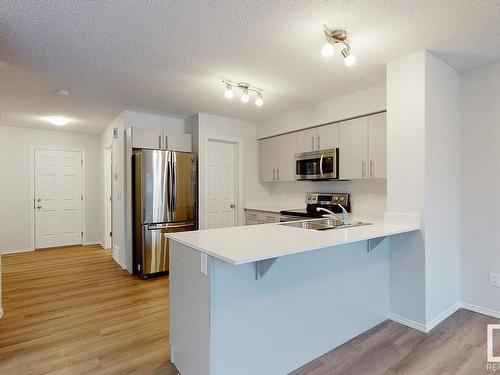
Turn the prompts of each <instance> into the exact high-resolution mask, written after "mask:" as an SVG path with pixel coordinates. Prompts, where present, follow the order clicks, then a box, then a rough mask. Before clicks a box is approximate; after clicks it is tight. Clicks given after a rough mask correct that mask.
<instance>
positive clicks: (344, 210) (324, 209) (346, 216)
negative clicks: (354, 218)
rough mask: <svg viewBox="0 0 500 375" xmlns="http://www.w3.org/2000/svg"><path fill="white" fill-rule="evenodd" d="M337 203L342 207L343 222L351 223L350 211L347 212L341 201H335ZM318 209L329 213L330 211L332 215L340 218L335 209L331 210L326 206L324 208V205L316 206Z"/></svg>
mask: <svg viewBox="0 0 500 375" xmlns="http://www.w3.org/2000/svg"><path fill="white" fill-rule="evenodd" d="M334 204H336V205H337V206H339V207H340V208H341V209H342V224H344V225H349V212H347V210H346V209H345V207H344V206H342V205H341V204H339V203H334ZM316 211H318V212H320V211H325V212H327V213H329V214H330V215H333V216H335V217H337V218H339V219H340V217H339V215H337V214H336V213H335V212H333V211H330V210H328V209H326V208H323V207H316Z"/></svg>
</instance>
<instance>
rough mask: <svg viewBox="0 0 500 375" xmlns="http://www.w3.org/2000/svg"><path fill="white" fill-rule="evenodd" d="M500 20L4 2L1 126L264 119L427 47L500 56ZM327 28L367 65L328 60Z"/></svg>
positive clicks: (353, 4) (365, 5)
mask: <svg viewBox="0 0 500 375" xmlns="http://www.w3.org/2000/svg"><path fill="white" fill-rule="evenodd" d="M499 19H500V2H499V1H496V0H495V1H493V0H492V1H488V0H475V1H464V0H439V1H438V0H434V1H414V0H411V1H406V0H398V1H389V0H385V1H384V0H369V1H345V0H343V1H342V0H338V1H321V2H320V1H318V2H305V1H266V2H261V1H237V0H226V1H217V2H215V1H214V2H210V1H182V0H178V1H156V2H142V1H141V2H139V1H137V2H134V1H110V2H83V1H64V2H62V1H51V2H45V1H40V2H38V1H2V2H1V3H0V90H1V91H0V106H1V107H0V115H1V117H0V124H1V125H9V126H32V127H44V126H45V127H47V125H43V123H42V122H40V120H39V116H45V115H54V114H56V115H57V114H60V115H66V116H68V117H71V118H73V119H75V120H76V121H75V123H74V124H73V125H70V126H67V127H66V128H65V129H67V130H70V131H71V130H74V131H81V132H89V133H98V132H100V131H101V130H102V129H103V128H104V127H105V126H107V125H108V124H109V123H110V122H111V121H112V120H113V118H114V117H115V116H116V115H117V114H118V113H119V112H121V111H122V110H123V109H129V110H136V111H145V112H151V113H170V114H171V115H174V116H177V117H181V118H184V117H187V116H189V115H190V114H192V113H195V112H206V113H211V114H217V115H222V116H230V117H236V118H240V119H245V120H252V121H260V120H263V119H266V118H269V117H272V116H275V115H278V114H281V113H283V112H285V111H288V110H293V109H297V108H300V107H305V106H309V105H312V104H314V103H317V102H319V101H321V100H323V99H325V98H331V97H335V96H339V95H343V94H346V93H349V92H352V91H355V90H358V89H361V88H365V87H368V86H372V85H373V84H376V83H379V82H381V81H383V80H384V78H385V64H386V63H387V62H389V61H391V60H393V59H396V58H398V57H401V56H404V55H406V54H409V53H411V52H414V51H417V50H419V49H422V48H427V49H429V50H431V51H433V52H434V53H435V54H436V55H438V56H440V57H441V58H442V59H444V60H445V61H446V62H448V63H449V64H450V65H452V66H454V67H455V68H456V69H457V70H460V71H463V70H467V69H470V68H473V67H476V66H480V65H485V64H488V63H492V62H496V61H499V60H500V48H499V46H500V22H499V21H498V20H499ZM322 24H327V25H328V26H329V27H330V28H344V29H346V30H348V31H349V33H350V35H351V41H352V48H353V53H354V54H355V55H356V56H357V58H358V63H357V64H356V65H355V66H354V67H350V68H347V67H345V66H344V65H343V62H342V59H341V58H340V57H337V56H334V58H332V59H324V58H322V56H321V54H320V49H321V46H322V44H323V42H324V40H323V36H322ZM220 77H224V78H227V79H230V80H236V81H238V80H239V81H242V80H244V81H248V82H250V83H251V84H253V85H255V86H257V87H260V88H262V89H263V90H264V92H265V96H264V99H265V104H264V106H263V107H262V108H256V107H255V105H253V104H251V103H248V104H246V105H244V104H242V103H240V102H239V101H238V100H234V99H233V101H232V102H230V101H228V100H227V99H225V98H224V95H223V86H222V85H221V84H220ZM59 88H62V89H66V90H69V91H70V92H71V96H70V97H57V96H55V95H54V92H55V91H56V90H57V89H59Z"/></svg>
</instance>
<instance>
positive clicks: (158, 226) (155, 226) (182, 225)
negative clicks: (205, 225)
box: [147, 222, 195, 230]
mask: <svg viewBox="0 0 500 375" xmlns="http://www.w3.org/2000/svg"><path fill="white" fill-rule="evenodd" d="M193 225H195V222H186V223H171V224H151V225H148V226H147V228H148V230H160V229H173V228H187V227H192V226H193Z"/></svg>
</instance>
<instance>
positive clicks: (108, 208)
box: [103, 145, 113, 249]
mask: <svg viewBox="0 0 500 375" xmlns="http://www.w3.org/2000/svg"><path fill="white" fill-rule="evenodd" d="M112 189H113V147H112V146H111V145H110V146H109V147H106V148H105V149H104V211H105V212H104V244H103V245H104V246H103V247H104V248H105V249H112V248H113V190H112Z"/></svg>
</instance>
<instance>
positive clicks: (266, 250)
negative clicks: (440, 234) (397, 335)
mask: <svg viewBox="0 0 500 375" xmlns="http://www.w3.org/2000/svg"><path fill="white" fill-rule="evenodd" d="M419 229H420V228H419V227H418V226H410V225H402V224H393V223H390V224H389V223H385V222H378V223H374V224H372V225H366V226H359V227H351V228H346V229H331V230H325V231H315V230H309V229H302V228H295V227H289V226H286V225H280V224H278V223H273V224H261V225H247V226H240V227H231V228H218V229H205V230H198V231H192V232H180V233H168V234H166V236H167V237H168V238H170V239H172V240H175V241H177V242H179V243H181V244H183V245H186V246H188V247H191V248H193V249H195V250H198V251H200V252H202V253H205V254H208V255H211V256H213V257H215V258H218V259H221V260H223V261H226V262H228V263H231V264H234V265H239V264H245V263H251V262H256V261H260V260H266V259H272V258H277V257H281V256H285V255H292V254H299V253H303V252H306V251H312V250H318V249H323V248H326V247H331V246H337V245H343V244H347V243H352V242H358V241H365V240H369V239H372V238H379V237H385V236H391V235H395V234H400V233H406V232H413V231H417V230H419Z"/></svg>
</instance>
